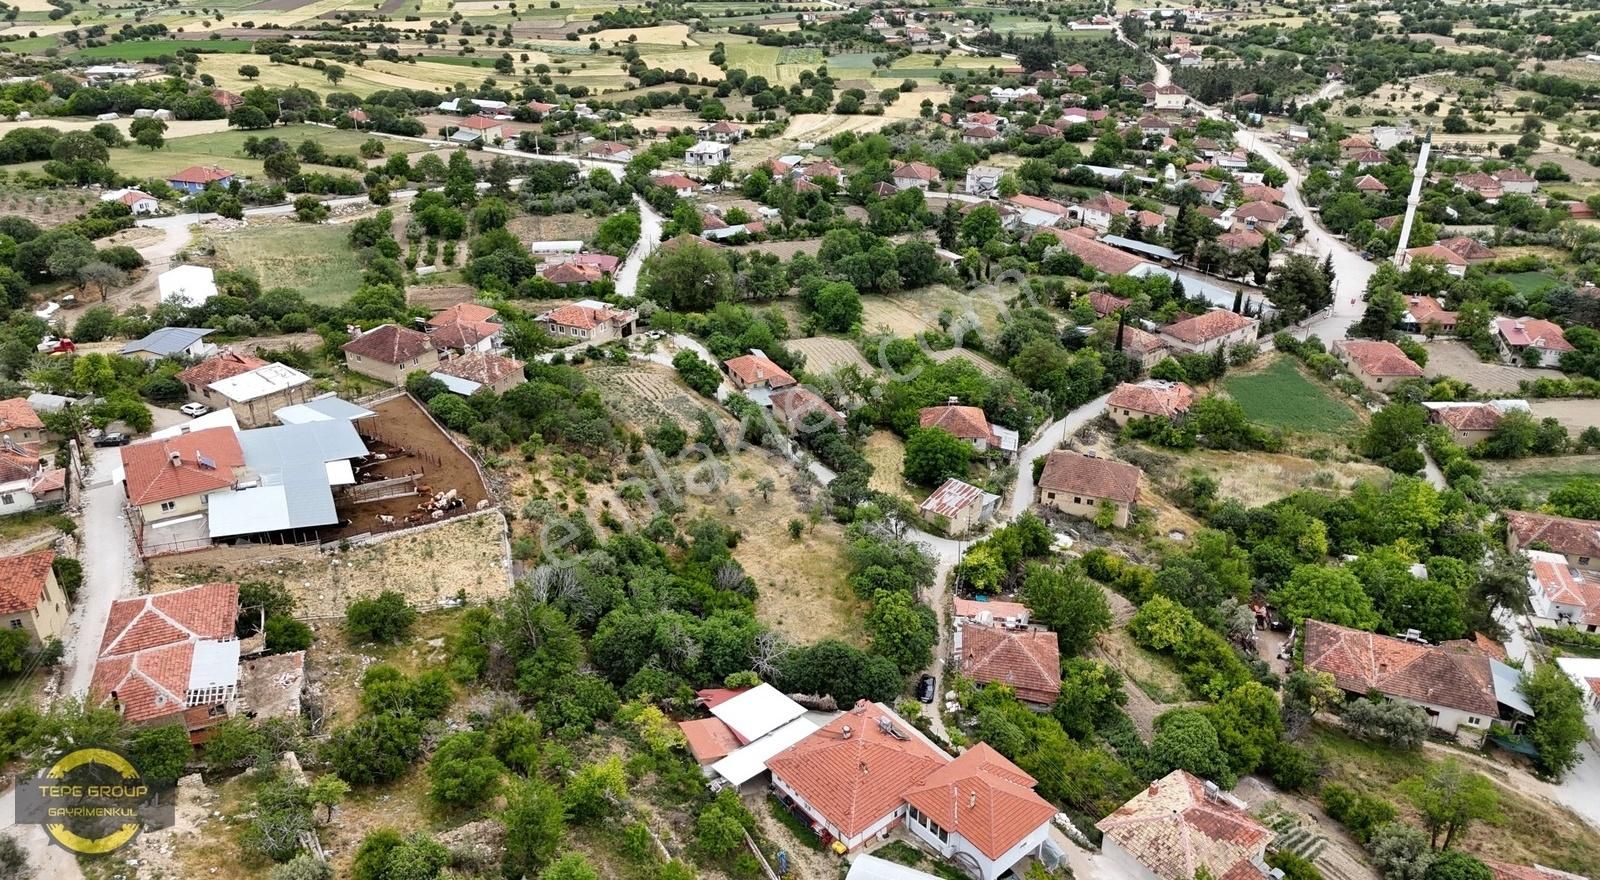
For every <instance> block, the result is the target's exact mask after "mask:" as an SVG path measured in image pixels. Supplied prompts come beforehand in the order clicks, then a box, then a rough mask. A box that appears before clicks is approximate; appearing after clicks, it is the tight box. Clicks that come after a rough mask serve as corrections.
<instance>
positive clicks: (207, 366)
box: [178, 351, 267, 388]
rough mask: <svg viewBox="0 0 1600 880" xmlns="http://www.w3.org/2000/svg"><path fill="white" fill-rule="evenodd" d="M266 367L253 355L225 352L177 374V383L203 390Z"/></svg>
mask: <svg viewBox="0 0 1600 880" xmlns="http://www.w3.org/2000/svg"><path fill="white" fill-rule="evenodd" d="M266 365H267V362H266V361H264V360H262V359H261V358H258V357H256V356H255V355H249V354H238V353H236V352H231V351H225V352H223V353H222V354H219V355H217V356H216V357H212V358H206V359H205V360H203V361H201V362H200V363H198V364H195V365H194V366H192V367H189V368H188V369H186V370H184V371H183V372H181V373H179V374H178V381H179V382H182V383H184V384H185V385H195V386H198V387H200V388H204V387H206V386H207V385H210V384H211V383H212V382H221V381H222V380H223V379H231V378H233V377H234V376H238V375H240V374H242V373H248V372H250V371H251V370H257V369H260V368H262V367H264V366H266Z"/></svg>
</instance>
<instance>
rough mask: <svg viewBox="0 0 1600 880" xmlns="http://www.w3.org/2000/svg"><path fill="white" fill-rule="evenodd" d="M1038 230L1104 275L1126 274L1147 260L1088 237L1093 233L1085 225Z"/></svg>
mask: <svg viewBox="0 0 1600 880" xmlns="http://www.w3.org/2000/svg"><path fill="white" fill-rule="evenodd" d="M1039 231H1040V232H1041V233H1044V234H1047V235H1049V236H1051V237H1052V238H1054V239H1055V240H1056V242H1057V244H1059V245H1060V246H1061V248H1062V249H1063V250H1065V251H1067V252H1068V253H1070V254H1073V255H1074V256H1076V257H1077V258H1078V259H1080V260H1082V261H1083V263H1084V265H1086V266H1088V267H1090V268H1091V269H1094V270H1095V271H1096V272H1101V273H1103V274H1106V275H1126V274H1128V273H1129V272H1132V271H1133V270H1134V269H1136V268H1138V267H1139V266H1142V265H1144V264H1145V263H1146V262H1147V261H1146V260H1144V259H1143V258H1141V257H1137V256H1135V255H1133V254H1130V253H1127V252H1126V251H1121V250H1118V249H1117V248H1114V247H1112V246H1111V245H1108V244H1104V243H1102V242H1099V241H1095V240H1094V239H1093V238H1092V237H1089V236H1093V235H1094V233H1093V232H1092V231H1091V230H1090V227H1087V226H1077V227H1074V228H1072V229H1049V228H1046V229H1040V230H1039ZM1079 233H1085V234H1079ZM1091 296H1093V294H1091Z"/></svg>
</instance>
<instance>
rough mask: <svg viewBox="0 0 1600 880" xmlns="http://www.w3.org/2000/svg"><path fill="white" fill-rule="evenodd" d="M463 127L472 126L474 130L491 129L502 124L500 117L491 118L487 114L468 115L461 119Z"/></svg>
mask: <svg viewBox="0 0 1600 880" xmlns="http://www.w3.org/2000/svg"><path fill="white" fill-rule="evenodd" d="M461 127H462V128H470V129H472V130H473V131H489V130H490V129H494V128H500V127H501V126H500V120H498V119H490V118H489V117H487V116H468V117H465V118H463V119H462V120H461Z"/></svg>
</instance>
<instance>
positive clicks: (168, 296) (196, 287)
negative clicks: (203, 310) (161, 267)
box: [156, 266, 217, 308]
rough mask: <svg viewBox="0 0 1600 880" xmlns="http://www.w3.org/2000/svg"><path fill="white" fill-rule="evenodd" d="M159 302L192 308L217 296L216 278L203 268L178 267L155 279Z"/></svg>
mask: <svg viewBox="0 0 1600 880" xmlns="http://www.w3.org/2000/svg"><path fill="white" fill-rule="evenodd" d="M156 286H157V287H158V288H160V290H161V301H162V302H172V303H177V304H178V305H180V306H184V307H186V308H194V307H195V306H198V305H200V304H202V303H204V302H205V301H206V300H209V299H211V298H212V297H214V296H216V295H217V276H216V273H215V272H213V271H212V270H210V269H208V268H206V267H205V266H178V267H177V268H175V269H168V270H167V271H165V272H162V273H161V275H160V276H159V277H158V278H156Z"/></svg>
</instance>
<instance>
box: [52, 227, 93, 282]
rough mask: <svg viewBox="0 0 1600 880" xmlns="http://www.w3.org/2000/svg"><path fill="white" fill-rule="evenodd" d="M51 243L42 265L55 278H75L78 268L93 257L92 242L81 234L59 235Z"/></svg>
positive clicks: (87, 263)
mask: <svg viewBox="0 0 1600 880" xmlns="http://www.w3.org/2000/svg"><path fill="white" fill-rule="evenodd" d="M53 245H54V247H53V249H52V250H51V251H50V253H49V254H48V255H47V256H46V257H45V261H44V267H45V269H46V270H48V271H49V272H50V274H51V275H52V276H54V277H56V278H60V279H62V280H66V279H70V278H75V277H77V275H78V272H79V270H81V269H82V268H83V267H84V266H87V265H89V263H91V262H93V261H94V259H95V250H94V244H93V243H91V242H90V241H89V240H88V239H86V238H84V237H83V236H81V235H64V236H61V237H60V238H57V239H55V241H54V242H53Z"/></svg>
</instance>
